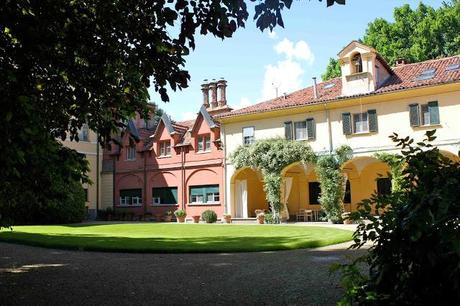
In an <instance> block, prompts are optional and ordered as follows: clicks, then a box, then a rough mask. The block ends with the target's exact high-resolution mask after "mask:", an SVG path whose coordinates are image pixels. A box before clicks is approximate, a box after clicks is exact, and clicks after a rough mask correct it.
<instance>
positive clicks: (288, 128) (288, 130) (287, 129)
mask: <svg viewBox="0 0 460 306" xmlns="http://www.w3.org/2000/svg"><path fill="white" fill-rule="evenodd" d="M284 137H285V138H286V139H287V140H292V121H288V122H285V123H284Z"/></svg>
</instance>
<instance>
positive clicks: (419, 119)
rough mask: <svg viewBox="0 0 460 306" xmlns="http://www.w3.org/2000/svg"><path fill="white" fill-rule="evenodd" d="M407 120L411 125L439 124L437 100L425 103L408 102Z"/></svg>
mask: <svg viewBox="0 0 460 306" xmlns="http://www.w3.org/2000/svg"><path fill="white" fill-rule="evenodd" d="M409 120H410V125H411V126H420V125H422V126H423V125H425V126H426V125H434V124H439V122H440V121H439V107H438V102H437V101H431V102H428V103H427V104H422V105H419V104H410V105H409Z"/></svg>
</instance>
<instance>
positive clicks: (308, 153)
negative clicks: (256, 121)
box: [231, 138, 316, 223]
mask: <svg viewBox="0 0 460 306" xmlns="http://www.w3.org/2000/svg"><path fill="white" fill-rule="evenodd" d="M231 162H232V163H233V165H234V166H235V168H236V169H240V168H243V167H251V168H258V169H259V170H261V171H262V174H263V180H264V190H265V194H266V199H267V202H268V203H269V204H270V207H271V209H272V211H273V217H274V221H275V222H276V223H279V222H280V211H281V208H282V205H281V200H280V197H281V182H282V178H281V171H282V170H283V169H284V168H285V167H287V166H289V165H290V164H292V163H295V162H302V163H314V162H316V155H315V153H313V151H312V149H311V147H310V145H309V144H308V143H306V142H301V141H292V140H286V139H282V138H270V139H264V140H259V141H256V142H255V143H253V144H251V145H249V146H240V147H238V148H237V149H236V150H235V152H234V153H233V154H232V156H231Z"/></svg>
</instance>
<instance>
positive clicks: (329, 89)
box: [216, 55, 460, 118]
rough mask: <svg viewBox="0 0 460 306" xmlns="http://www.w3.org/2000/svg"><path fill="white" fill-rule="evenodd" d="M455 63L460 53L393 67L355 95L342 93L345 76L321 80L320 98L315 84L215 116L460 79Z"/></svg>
mask: <svg viewBox="0 0 460 306" xmlns="http://www.w3.org/2000/svg"><path fill="white" fill-rule="evenodd" d="M454 63H460V55H456V56H451V57H446V58H441V59H434V60H428V61H424V62H419V63H414V64H406V65H402V66H398V67H393V68H391V70H392V71H393V74H392V75H390V77H389V78H388V79H387V80H386V81H385V82H384V83H383V84H382V85H381V86H380V87H379V88H377V89H376V90H374V91H372V92H369V93H364V94H357V95H352V96H343V95H342V78H341V77H339V78H335V79H332V80H329V81H326V82H321V83H319V84H318V85H317V90H318V98H317V99H315V98H314V95H313V86H310V87H307V88H304V89H301V90H298V91H295V92H292V93H290V94H287V95H285V96H281V97H278V98H275V99H271V100H268V101H265V102H261V103H258V104H255V105H251V106H248V107H245V108H241V109H238V110H234V111H232V112H229V113H224V114H221V115H217V116H216V117H217V118H228V117H236V116H242V115H247V114H253V113H260V112H269V111H274V110H278V109H285V108H295V107H298V106H304V105H314V104H321V103H324V102H328V101H338V100H341V99H348V98H354V97H362V96H370V95H379V94H384V93H389V92H394V91H401V90H408V89H412V88H417V87H423V86H433V85H441V84H447V83H454V82H460V69H457V70H452V71H446V68H447V66H449V65H450V64H454ZM433 68H434V69H436V72H435V74H434V76H433V78H431V79H427V80H417V77H418V76H419V75H420V74H421V73H422V72H424V71H426V70H428V69H433Z"/></svg>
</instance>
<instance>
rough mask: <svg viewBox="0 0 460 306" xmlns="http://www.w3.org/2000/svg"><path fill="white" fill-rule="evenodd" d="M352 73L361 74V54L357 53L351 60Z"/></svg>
mask: <svg viewBox="0 0 460 306" xmlns="http://www.w3.org/2000/svg"><path fill="white" fill-rule="evenodd" d="M351 64H352V71H353V73H360V72H363V61H362V59H361V54H359V53H357V54H355V55H353V57H352V58H351Z"/></svg>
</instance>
